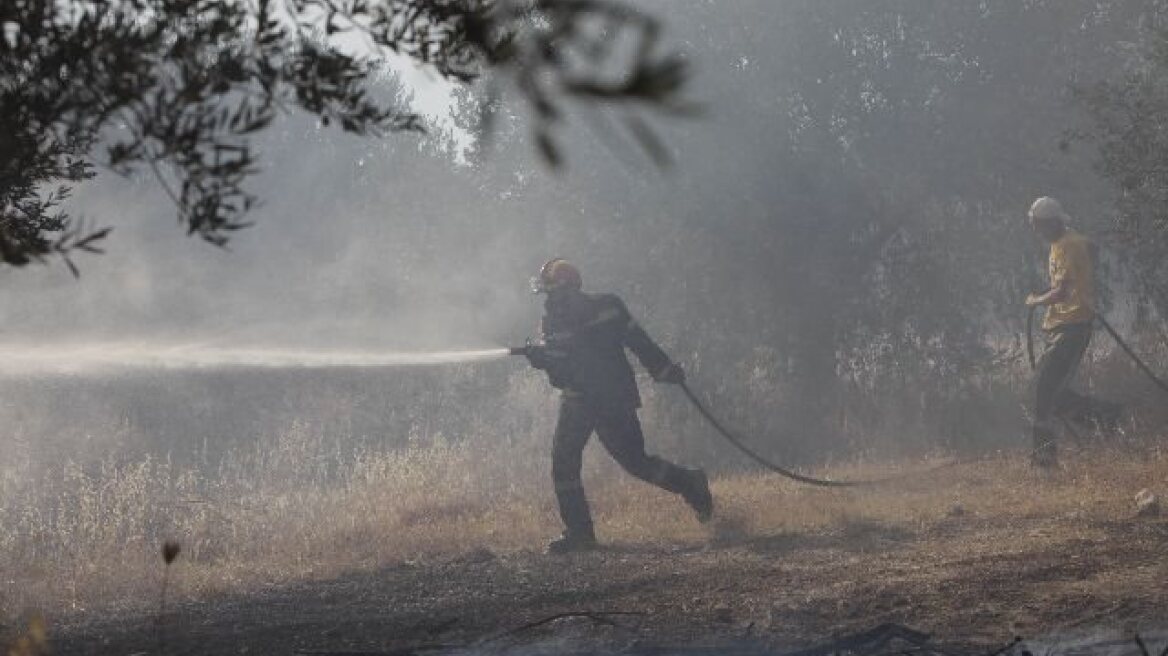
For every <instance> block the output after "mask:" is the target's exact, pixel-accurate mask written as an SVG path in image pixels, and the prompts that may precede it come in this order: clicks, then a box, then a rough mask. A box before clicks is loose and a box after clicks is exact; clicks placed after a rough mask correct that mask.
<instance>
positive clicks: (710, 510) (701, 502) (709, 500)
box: [682, 469, 714, 524]
mask: <svg viewBox="0 0 1168 656" xmlns="http://www.w3.org/2000/svg"><path fill="white" fill-rule="evenodd" d="M686 479H687V480H686V486H685V491H684V492H683V493H682V497H683V498H684V499H685V502H686V503H688V504H689V507H690V508H693V511H694V514H696V515H697V516H698V521H699V522H701V523H703V524H705V523H706V522H708V521H710V520H711V519H712V518H713V517H714V497H713V495H711V494H710V481H709V479H707V478H706V472H704V471H702V470H700V469H689V470H686Z"/></svg>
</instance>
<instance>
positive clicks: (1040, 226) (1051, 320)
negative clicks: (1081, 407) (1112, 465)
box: [1026, 196, 1095, 467]
mask: <svg viewBox="0 0 1168 656" xmlns="http://www.w3.org/2000/svg"><path fill="white" fill-rule="evenodd" d="M1029 217H1030V225H1031V227H1033V228H1034V231H1035V232H1037V233H1038V235H1039V236H1040V237H1042V239H1043V240H1045V241H1047V242H1049V243H1050V265H1049V266H1050V289H1049V290H1047V291H1045V292H1043V293H1041V294H1030V295H1029V296H1027V297H1026V305H1028V306H1031V307H1033V306H1036V305H1042V306H1045V307H1046V318H1045V319H1044V320H1043V322H1042V329H1043V330H1044V331H1046V333H1047V338H1048V339H1047V348H1046V351H1045V352H1044V353H1043V355H1042V360H1041V362H1040V364H1039V365H1038V374H1037V379H1036V381H1035V397H1036V398H1035V405H1034V427H1033V438H1034V450H1033V451H1032V452H1031V462H1032V463H1033V464H1034V465H1035V466H1038V467H1053V466H1055V465H1056V464H1057V463H1058V452H1057V449H1056V446H1055V432H1054V428H1053V425H1052V423H1053V420H1054V416H1055V412H1056V410H1058V409H1059V408H1060V407H1065V406H1066V405H1068V402H1071V403H1073V400H1072V399H1070V398H1069V397H1071V396H1074V397H1076V398H1082V397H1079V395H1077V394H1074V393H1073V392H1071V391H1070V390H1068V389H1067V384H1068V383H1069V382H1070V381H1071V378H1073V377H1074V375H1075V371H1076V370H1077V369H1078V368H1079V362H1080V361H1081V360H1082V359H1083V354H1084V353H1085V352H1086V351H1087V345H1088V344H1089V343H1090V342H1091V331H1092V328H1093V326H1094V321H1095V280H1094V277H1095V272H1094V263H1093V262H1092V261H1091V250H1090V243H1089V242H1088V241H1087V239H1086V238H1085V237H1083V235H1080V234H1079V233H1077V232H1075V231H1074V230H1071V229H1070V228H1068V227H1067V221H1068V219H1069V217H1068V216H1067V214H1066V212H1064V211H1063V208H1062V205H1060V204H1059V202H1058V201H1057V200H1055V199H1053V198H1050V197H1049V196H1044V197H1042V198H1039V199H1038V200H1036V201H1034V204H1033V205H1031V206H1030V212H1029Z"/></svg>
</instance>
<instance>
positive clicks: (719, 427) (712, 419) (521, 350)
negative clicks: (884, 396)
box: [510, 344, 956, 488]
mask: <svg viewBox="0 0 1168 656" xmlns="http://www.w3.org/2000/svg"><path fill="white" fill-rule="evenodd" d="M530 349H531V344H528V345H527V346H517V347H513V348H511V349H510V353H511V355H527V354H528V352H529V350H530ZM677 385H678V387H680V388H681V391H682V393H683V394H685V397H686V399H688V400H689V402H690V404H691V405H693V407H694V409H696V410H697V411H698V414H700V415H701V416H702V418H704V419H705V420H706V421H707V422H708V423H709V424H710V426H712V427H713V428H714V430H715V431H716V432H717V433H718V434H719V435H721V436H722V438H723V439H725V440H726V441H727V442H729V443H730V444H731V445H732V446H733V447H734V448H736V449H738V450H739V451H740V452H742V453H743V454H744V455H746V456H747V457H748V458H750V459H751V460H753V461H755V462H756V463H758V464H759V465H762V466H763V467H764V468H765V469H767V470H769V471H771V472H774V473H776V474H778V475H780V476H784V477H786V478H789V479H791V480H793V481H796V482H799V483H804V484H807V485H815V486H818V487H837V488H839V487H862V486H869V485H879V484H882V483H888V482H891V481H895V480H898V479H901V478H906V477H907V476H910V475H917V474H919V473H929V472H933V471H936V470H938V469H943V468H945V467H950V466H952V465H954V464H956V460H953V461H950V462H947V463H943V464H941V465H938V466H936V467H933V468H930V469H928V470H925V472H917V473H914V474H902V475H896V476H888V477H886V478H878V479H865V480H848V481H839V480H830V479H826V478H815V477H812V476H806V475H804V474H800V473H798V472H796V471H793V470H791V469H788V468H786V467H783V466H782V465H779V464H778V463H776V462H774V461H773V460H769V459H767V458H765V457H763V456H762V455H760V454H759V453H758V452H757V451H755V450H754V449H752V448H750V447H749V446H747V445H746V443H745V442H744V441H743V440H742V439H741V438H740V437H738V436H737V435H735V434H734V432H733V431H731V430H730V429H729V428H727V427H726V426H725V425H724V424H723V423H722V422H721V421H720V420H719V419H718V417H717V416H715V415H714V413H712V412H710V410H709V408H707V407H706V404H705V403H702V401H701V399H699V398H698V397H697V395H696V394H694V392H693V390H692V389H690V387H689V385H687V384H686V383H685V381H684V380H682V381H680V382H678V383H677Z"/></svg>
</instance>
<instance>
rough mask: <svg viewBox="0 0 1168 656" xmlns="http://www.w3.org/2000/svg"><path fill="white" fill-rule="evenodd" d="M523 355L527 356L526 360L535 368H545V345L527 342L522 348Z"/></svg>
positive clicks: (546, 357) (546, 365)
mask: <svg viewBox="0 0 1168 656" xmlns="http://www.w3.org/2000/svg"><path fill="white" fill-rule="evenodd" d="M523 355H524V356H525V357H527V362H528V363H529V364H531V366H532V367H534V368H536V369H547V367H548V355H547V347H546V346H544V345H543V344H535V343H533V342H528V343H527V347H526V348H525V349H524V350H523Z"/></svg>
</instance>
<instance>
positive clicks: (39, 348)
mask: <svg viewBox="0 0 1168 656" xmlns="http://www.w3.org/2000/svg"><path fill="white" fill-rule="evenodd" d="M510 353H511V350H510V349H506V348H493V349H478V350H462V351H432V352H421V353H419V352H401V351H379V350H325V349H294V348H229V347H221V346H211V345H207V344H178V345H176V344H157V343H154V344H152V343H141V342H105V343H92V344H74V345H69V344H60V345H44V344H38V345H33V346H30V345H24V344H0V362H4V367H3V374H4V375H9V376H12V375H44V374H48V375H52V374H91V373H103V372H117V371H127V370H143V369H162V370H189V369H224V368H262V369H323V368H377V367H403V366H427V365H430V366H432V365H447V364H462V363H474V362H485V361H489V360H496V359H500V358H505V357H507V355H508V354H510Z"/></svg>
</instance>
